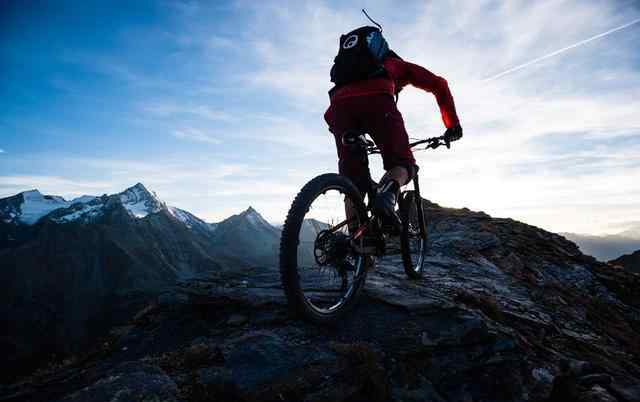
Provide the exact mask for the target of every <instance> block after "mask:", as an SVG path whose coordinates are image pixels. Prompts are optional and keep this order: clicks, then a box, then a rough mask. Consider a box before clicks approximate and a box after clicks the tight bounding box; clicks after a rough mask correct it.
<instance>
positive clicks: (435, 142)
mask: <svg viewBox="0 0 640 402" xmlns="http://www.w3.org/2000/svg"><path fill="white" fill-rule="evenodd" d="M351 134H352V135H354V134H353V133H351ZM346 135H347V134H345V136H346ZM351 139H352V141H353V143H352V144H351V146H352V152H354V153H357V156H358V157H359V158H360V163H361V164H362V167H363V168H364V171H365V174H364V175H363V177H362V178H361V179H362V180H365V181H366V183H367V189H366V192H365V195H367V199H368V203H367V204H368V205H367V211H371V203H372V201H373V199H374V197H375V196H376V189H377V186H378V183H376V182H375V181H374V180H373V178H372V177H371V171H370V169H369V155H373V154H379V153H381V152H380V150H379V149H378V148H377V147H376V146H375V144H374V143H373V142H371V141H369V140H367V139H366V138H365V137H364V134H360V133H358V134H355V136H354V137H352V138H351ZM343 141H344V142H345V143H346V140H345V139H344V138H343ZM423 144H427V145H426V146H425V148H422V149H435V148H438V147H439V146H441V145H445V146H446V147H447V148H449V147H450V142H449V141H447V140H446V138H445V137H444V136H442V137H433V138H427V139H424V140H420V141H416V142H413V143H410V144H409V147H411V148H415V147H417V146H419V145H423ZM412 181H413V190H414V192H415V194H416V197H414V200H415V202H416V210H417V211H418V220H419V222H420V233H421V236H424V233H426V227H425V220H424V211H423V209H422V208H420V206H421V205H420V203H421V202H422V196H421V194H420V178H419V175H418V172H416V173H415V175H414V177H413V179H412ZM372 220H373V216H369V217H368V220H367V222H366V223H364V224H363V225H361V226H360V227H359V228H358V229H357V231H356V232H355V233H354V234H353V235H352V237H353V240H357V239H359V238H360V237H361V236H362V235H364V233H365V232H366V231H367V229H368V228H369V226H370V224H371V223H372ZM349 222H350V220H349V219H346V220H344V221H343V222H341V223H339V224H338V225H336V226H334V227H333V228H331V231H336V230H338V229H340V228H342V227H344V226H345V225H347V224H348V223H349Z"/></svg>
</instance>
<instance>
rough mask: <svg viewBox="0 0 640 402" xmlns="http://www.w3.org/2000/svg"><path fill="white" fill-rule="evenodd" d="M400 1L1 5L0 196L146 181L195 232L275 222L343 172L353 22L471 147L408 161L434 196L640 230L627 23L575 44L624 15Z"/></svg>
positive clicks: (545, 218)
mask: <svg viewBox="0 0 640 402" xmlns="http://www.w3.org/2000/svg"><path fill="white" fill-rule="evenodd" d="M397 4H398V3H396V2H393V1H367V2H365V3H362V4H361V3H355V2H354V3H349V2H344V1H340V2H324V1H323V2H320V1H295V2H294V1H290V2H285V1H278V2H269V1H265V2H253V1H231V2H222V1H220V2H204V1H203V2H192V1H134V2H127V5H126V6H124V5H123V4H119V6H118V7H115V6H113V5H112V3H110V2H91V1H83V2H79V1H76V2H71V1H69V2H65V1H55V2H53V1H52V2H38V4H37V5H36V2H3V3H2V6H0V7H2V9H1V10H0V63H1V65H2V69H1V70H0V196H6V195H11V194H15V193H17V192H19V191H23V190H26V189H31V188H38V189H40V190H41V191H42V192H44V193H52V194H59V195H63V196H66V197H73V196H77V195H81V194H102V193H112V192H117V191H121V190H122V189H124V188H125V187H128V186H130V185H133V184H135V183H136V182H138V181H141V182H143V183H145V185H147V187H149V188H150V189H152V190H155V191H156V192H157V193H158V195H159V196H160V197H161V198H163V199H164V200H166V201H167V202H168V203H169V204H171V205H175V206H178V207H181V208H184V209H187V210H189V211H191V212H194V213H195V214H197V215H199V216H201V217H203V218H205V219H208V220H212V221H215V220H219V219H222V218H224V217H226V216H228V215H230V214H231V213H236V212H238V211H240V210H243V209H245V208H246V207H247V206H249V205H253V206H254V207H255V208H256V209H258V210H259V211H260V212H262V213H263V215H265V217H266V218H267V219H269V220H270V221H273V222H278V221H282V219H283V216H284V214H285V213H286V210H287V209H288V206H289V204H290V202H291V199H292V198H293V196H294V194H295V192H296V191H297V190H298V189H299V188H300V187H301V186H302V184H304V182H306V181H307V180H308V179H310V178H311V177H313V176H314V175H316V174H319V173H322V172H326V171H336V157H335V151H334V145H333V142H332V141H333V140H332V137H331V136H330V135H329V134H328V132H327V130H326V127H325V124H324V122H323V120H322V114H323V112H324V109H325V108H326V106H327V103H328V98H327V95H326V91H327V90H328V89H329V88H330V85H329V84H330V83H329V82H328V70H329V68H330V65H331V61H332V58H333V56H334V54H335V51H336V42H337V37H338V36H339V34H340V33H344V32H346V31H348V30H350V29H352V28H355V27H358V26H360V25H363V24H365V23H366V20H365V19H364V17H363V16H362V14H361V13H360V7H361V6H362V5H364V6H366V7H367V8H368V11H369V12H370V14H371V15H372V16H373V17H374V18H376V19H378V20H380V22H382V23H383V25H384V27H385V35H386V36H387V39H388V40H389V42H390V45H391V47H392V48H393V49H394V50H396V51H397V52H398V53H399V54H400V55H401V56H403V57H404V58H405V59H407V60H409V61H413V62H417V63H420V64H422V65H424V66H425V67H427V68H429V69H430V70H432V71H433V72H435V73H437V74H440V75H442V76H444V77H445V78H446V79H447V80H448V81H449V84H450V86H451V90H452V92H453V94H454V98H455V100H456V103H457V105H458V110H459V113H460V117H461V121H462V124H463V127H464V129H465V138H464V140H463V141H461V142H460V143H457V144H456V146H455V147H453V150H452V151H449V152H446V151H443V152H439V150H438V152H429V153H421V154H419V155H417V156H418V159H419V162H420V164H421V166H422V169H423V170H422V172H423V174H422V182H423V183H422V184H423V188H424V190H423V191H424V192H425V193H426V194H425V196H426V197H427V198H430V199H432V200H433V201H436V202H438V203H440V204H443V205H448V206H454V207H462V206H467V207H469V208H472V209H476V210H484V211H486V212H488V213H490V214H492V215H497V216H509V217H513V218H516V219H520V220H524V221H526V222H528V223H531V224H535V225H539V226H542V227H544V228H546V229H549V230H554V231H573V232H587V233H605V232H615V231H618V230H620V231H621V230H624V229H625V228H626V227H627V226H628V225H629V224H630V222H632V221H637V220H638V218H639V217H640V163H639V162H638V161H639V160H640V115H639V114H638V113H637V111H638V110H640V96H639V95H638V94H640V53H639V52H638V43H640V23H633V24H632V25H629V26H627V27H625V28H623V29H620V30H617V31H615V32H611V33H610V34H607V35H605V36H602V37H598V38H597V39H594V40H592V41H589V42H585V43H582V42H583V41H585V40H586V39H589V38H592V37H594V36H595V35H598V34H601V33H604V32H608V31H610V30H612V29H615V28H617V27H621V26H624V25H625V24H629V23H632V22H634V21H637V20H638V18H640V8H639V7H638V5H637V4H638V3H637V2H636V1H618V2H615V1H610V2H602V1H575V2H571V1H536V2H528V1H522V2H519V1H509V2H496V1H468V2H461V1H450V2H449V1H433V2H431V1H428V2H403V3H402V4H403V6H402V7H398V6H397ZM639 22H640V21H639ZM578 43H582V44H580V45H579V46H576V47H573V48H570V49H567V50H566V51H564V52H561V53H558V54H554V52H556V51H558V50H559V49H564V48H567V47H570V46H571V45H574V44H578ZM550 54H552V55H553V56H552V57H548V58H543V59H542V60H540V61H538V62H535V63H533V64H527V63H528V62H530V61H532V60H536V59H538V58H541V57H543V56H545V55H550ZM521 65H525V67H523V68H521V69H518V70H515V71H513V72H511V73H509V74H505V75H499V74H500V73H502V72H504V71H509V70H510V69H512V68H514V67H517V66H521ZM492 77H497V78H495V79H491V78H492ZM399 107H400V110H401V111H402V112H403V114H404V116H405V121H406V125H407V128H408V130H409V132H410V135H411V136H412V137H420V136H432V135H438V134H440V133H441V132H442V130H443V127H442V123H441V121H440V118H439V113H438V111H437V108H436V105H435V102H434V100H433V97H432V96H431V95H430V94H425V93H422V92H420V91H418V90H412V89H408V90H406V91H404V92H403V94H402V96H401V99H400V103H399ZM375 168H376V169H377V171H380V164H379V163H378V162H376V163H375Z"/></svg>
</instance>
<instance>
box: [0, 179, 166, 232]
mask: <svg viewBox="0 0 640 402" xmlns="http://www.w3.org/2000/svg"><path fill="white" fill-rule="evenodd" d="M114 202H116V203H117V202H119V203H120V204H121V205H122V206H123V207H124V208H125V209H126V210H127V211H128V213H129V214H130V215H131V216H132V217H134V218H144V217H146V216H147V215H149V214H153V213H157V212H160V211H161V210H163V209H166V208H167V207H166V205H165V204H164V203H163V202H162V201H161V200H160V199H159V198H158V196H157V195H156V194H155V193H153V192H150V191H149V190H147V189H146V188H145V187H144V185H142V184H141V183H138V184H136V185H135V186H133V187H130V188H128V189H126V190H125V191H123V192H121V193H119V194H114V195H112V196H107V195H103V196H102V197H96V196H92V195H83V196H81V197H78V198H74V199H72V200H70V201H67V200H65V199H64V198H62V197H60V196H56V195H43V194H42V193H40V192H39V191H38V190H30V191H25V192H22V193H19V194H16V195H14V196H12V197H8V198H4V199H0V219H2V221H3V222H4V223H13V224H24V225H34V224H36V223H38V222H39V221H40V220H41V219H43V218H45V217H49V218H51V220H52V221H54V222H57V223H67V222H74V221H81V222H91V221H93V220H95V219H96V218H97V217H99V216H101V215H102V214H103V213H104V209H105V207H107V206H108V205H109V204H110V203H111V204H113V203H114Z"/></svg>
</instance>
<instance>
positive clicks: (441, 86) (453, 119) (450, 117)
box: [384, 57, 460, 128]
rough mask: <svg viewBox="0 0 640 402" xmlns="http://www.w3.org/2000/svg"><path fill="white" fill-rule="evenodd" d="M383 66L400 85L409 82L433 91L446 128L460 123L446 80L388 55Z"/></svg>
mask: <svg viewBox="0 0 640 402" xmlns="http://www.w3.org/2000/svg"><path fill="white" fill-rule="evenodd" d="M384 66H385V68H386V70H387V71H388V72H389V74H390V75H391V76H392V78H393V79H394V80H395V81H396V82H397V83H400V85H403V84H406V83H409V84H411V85H413V86H414V87H417V88H420V89H422V90H425V91H427V92H431V93H433V95H434V96H435V97H436V101H437V102H438V106H439V107H440V114H441V115H442V121H443V122H444V125H445V126H446V127H447V128H451V127H453V126H455V125H458V124H460V122H459V120H458V114H457V113H456V106H455V103H454V102H453V96H452V95H451V91H450V90H449V84H448V83H447V81H446V80H445V79H444V78H442V77H439V76H437V75H435V74H433V73H432V72H431V71H429V70H427V69H426V68H424V67H421V66H419V65H417V64H413V63H409V62H406V61H404V60H400V59H396V58H392V57H389V58H387V59H386V60H385V62H384Z"/></svg>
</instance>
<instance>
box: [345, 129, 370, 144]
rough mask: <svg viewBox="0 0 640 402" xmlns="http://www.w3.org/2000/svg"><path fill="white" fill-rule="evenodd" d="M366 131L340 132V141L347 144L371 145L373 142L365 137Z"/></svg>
mask: <svg viewBox="0 0 640 402" xmlns="http://www.w3.org/2000/svg"><path fill="white" fill-rule="evenodd" d="M365 135H366V133H365V132H363V131H358V130H347V131H345V132H344V134H342V143H343V144H344V145H348V146H354V145H357V146H360V147H364V148H366V147H371V146H374V145H375V144H374V142H373V141H371V140H369V139H367V137H365Z"/></svg>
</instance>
